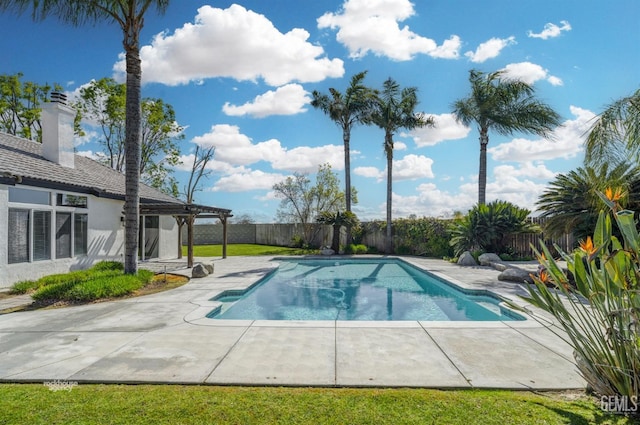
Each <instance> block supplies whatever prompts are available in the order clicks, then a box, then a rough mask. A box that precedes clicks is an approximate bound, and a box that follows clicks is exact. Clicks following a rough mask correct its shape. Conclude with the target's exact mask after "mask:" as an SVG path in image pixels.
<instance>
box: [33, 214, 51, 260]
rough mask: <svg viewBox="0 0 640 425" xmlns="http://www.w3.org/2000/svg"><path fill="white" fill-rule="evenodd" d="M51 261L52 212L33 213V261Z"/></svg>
mask: <svg viewBox="0 0 640 425" xmlns="http://www.w3.org/2000/svg"><path fill="white" fill-rule="evenodd" d="M50 259H51V211H34V212H33V261H38V260H50Z"/></svg>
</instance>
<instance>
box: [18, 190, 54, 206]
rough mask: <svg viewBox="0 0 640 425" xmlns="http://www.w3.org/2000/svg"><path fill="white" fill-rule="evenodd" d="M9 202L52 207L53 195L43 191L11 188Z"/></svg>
mask: <svg viewBox="0 0 640 425" xmlns="http://www.w3.org/2000/svg"><path fill="white" fill-rule="evenodd" d="M9 202H20V203H23V204H38V205H51V194H50V193H49V192H44V191H42V190H31V189H22V188H19V187H9Z"/></svg>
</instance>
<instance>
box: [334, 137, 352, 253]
mask: <svg viewBox="0 0 640 425" xmlns="http://www.w3.org/2000/svg"><path fill="white" fill-rule="evenodd" d="M342 141H343V143H344V198H345V201H346V204H347V205H346V210H347V211H351V153H350V152H351V148H350V144H351V134H350V133H349V131H345V132H344V133H343V136H342ZM351 242H352V238H351V226H347V245H350V244H351ZM336 252H337V251H336Z"/></svg>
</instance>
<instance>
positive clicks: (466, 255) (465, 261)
mask: <svg viewBox="0 0 640 425" xmlns="http://www.w3.org/2000/svg"><path fill="white" fill-rule="evenodd" d="M458 265H459V266H477V265H478V263H476V259H475V258H473V255H471V253H470V252H469V251H465V252H463V253H462V254H461V255H460V257H459V258H458Z"/></svg>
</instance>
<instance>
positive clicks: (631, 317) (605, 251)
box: [523, 190, 640, 400]
mask: <svg viewBox="0 0 640 425" xmlns="http://www.w3.org/2000/svg"><path fill="white" fill-rule="evenodd" d="M622 196H623V193H622V192H621V191H619V190H616V191H614V190H607V191H605V193H603V194H600V197H601V199H602V200H603V201H604V202H605V204H606V205H607V206H608V208H609V209H610V213H609V212H605V211H602V212H600V214H599V218H598V222H597V225H596V228H595V232H594V234H593V237H588V238H587V239H586V240H585V241H583V242H582V243H581V244H580V248H578V249H576V250H575V251H574V252H572V253H564V252H562V251H561V250H560V249H559V247H556V249H557V250H558V252H560V253H561V259H562V260H564V261H566V264H567V270H566V271H565V270H563V268H562V267H561V266H560V265H559V264H558V261H556V260H555V259H554V258H553V257H552V255H551V253H550V251H549V249H548V248H547V247H546V246H544V244H541V245H542V247H541V249H542V252H541V253H538V256H537V257H538V259H539V261H540V263H541V265H542V268H543V269H544V273H540V275H539V276H533V277H534V282H535V286H531V287H529V295H528V296H526V297H523V298H524V299H525V300H526V301H528V302H529V303H531V304H532V305H534V306H536V307H539V308H541V309H543V310H545V311H547V312H549V313H551V314H552V315H553V316H554V317H555V319H556V322H557V325H558V326H559V327H561V328H562V329H563V330H564V332H565V334H564V335H560V333H559V335H560V336H561V337H563V339H565V341H567V343H568V344H569V345H571V346H572V347H573V349H574V358H575V362H576V366H577V367H578V370H579V372H580V373H581V375H582V376H583V377H584V379H585V380H586V382H587V384H588V386H589V387H590V388H591V389H592V390H593V391H594V392H595V393H597V394H599V395H602V396H627V397H635V398H631V400H639V399H640V234H639V233H638V231H637V229H636V224H635V220H634V212H633V211H629V210H624V209H621V208H620V206H619V204H618V201H619V200H620V198H621V197H622ZM613 223H615V224H616V225H617V227H618V229H619V233H620V234H621V235H622V238H621V239H620V238H618V237H616V236H615V235H614V234H613V233H612V226H613ZM570 277H572V279H573V281H574V284H573V285H568V284H567V283H568V282H569V281H570ZM550 282H551V283H552V284H551V287H550V286H549V283H550ZM554 286H555V287H554Z"/></svg>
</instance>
